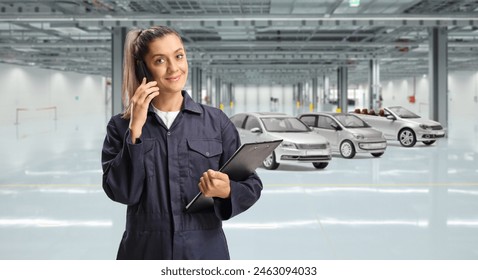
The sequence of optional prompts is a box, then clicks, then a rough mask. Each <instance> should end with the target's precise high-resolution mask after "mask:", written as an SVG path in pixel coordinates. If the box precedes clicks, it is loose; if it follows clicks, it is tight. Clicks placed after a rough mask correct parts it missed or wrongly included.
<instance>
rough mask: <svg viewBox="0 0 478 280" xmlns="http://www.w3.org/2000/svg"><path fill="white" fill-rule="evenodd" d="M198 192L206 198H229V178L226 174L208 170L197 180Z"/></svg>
mask: <svg viewBox="0 0 478 280" xmlns="http://www.w3.org/2000/svg"><path fill="white" fill-rule="evenodd" d="M199 190H201V192H202V193H203V194H204V196H206V197H220V198H229V197H230V196H231V185H230V181H229V176H228V175H227V174H226V173H222V172H219V171H214V170H212V169H209V170H208V171H206V172H204V173H203V174H202V177H201V178H200V179H199Z"/></svg>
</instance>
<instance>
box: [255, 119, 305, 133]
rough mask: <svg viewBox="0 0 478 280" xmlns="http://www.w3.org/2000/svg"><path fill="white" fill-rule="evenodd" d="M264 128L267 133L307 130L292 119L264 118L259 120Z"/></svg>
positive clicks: (297, 120) (303, 125)
mask: <svg viewBox="0 0 478 280" xmlns="http://www.w3.org/2000/svg"><path fill="white" fill-rule="evenodd" d="M261 120H262V123H263V124H264V127H265V129H266V130H267V131H269V132H307V131H310V130H309V128H308V127H307V126H306V125H305V124H304V123H302V122H301V121H300V120H299V119H297V118H294V117H264V118H261Z"/></svg>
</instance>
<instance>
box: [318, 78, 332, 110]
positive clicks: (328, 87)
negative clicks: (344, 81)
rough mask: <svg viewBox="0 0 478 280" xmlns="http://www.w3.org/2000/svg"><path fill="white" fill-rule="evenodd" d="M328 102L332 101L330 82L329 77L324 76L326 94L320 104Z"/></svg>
mask: <svg viewBox="0 0 478 280" xmlns="http://www.w3.org/2000/svg"><path fill="white" fill-rule="evenodd" d="M327 100H330V80H329V76H327V75H324V93H323V95H322V100H321V102H320V103H321V104H325V103H326V101H327Z"/></svg>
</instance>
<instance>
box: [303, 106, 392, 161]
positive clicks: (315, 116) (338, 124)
mask: <svg viewBox="0 0 478 280" xmlns="http://www.w3.org/2000/svg"><path fill="white" fill-rule="evenodd" d="M298 118H299V119H300V120H301V121H303V122H304V123H305V124H307V125H308V126H310V127H312V128H313V129H314V130H315V131H316V132H317V133H319V134H320V135H322V136H324V137H325V138H327V140H328V141H329V142H330V147H331V149H332V151H333V152H336V151H338V152H340V154H341V155H342V156H343V157H344V158H353V157H354V156H355V154H356V153H370V154H372V155H373V156H374V157H379V156H381V155H383V153H384V152H385V149H386V148H387V140H386V139H385V137H384V136H383V133H382V132H380V131H378V130H376V129H373V128H372V127H370V125H368V124H367V123H366V122H364V121H363V120H361V119H360V118H358V117H356V116H354V115H352V114H347V113H306V114H302V115H299V116H298Z"/></svg>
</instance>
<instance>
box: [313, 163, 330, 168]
mask: <svg viewBox="0 0 478 280" xmlns="http://www.w3.org/2000/svg"><path fill="white" fill-rule="evenodd" d="M312 164H313V165H314V167H315V168H317V169H324V168H326V167H327V165H329V163H328V162H312Z"/></svg>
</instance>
